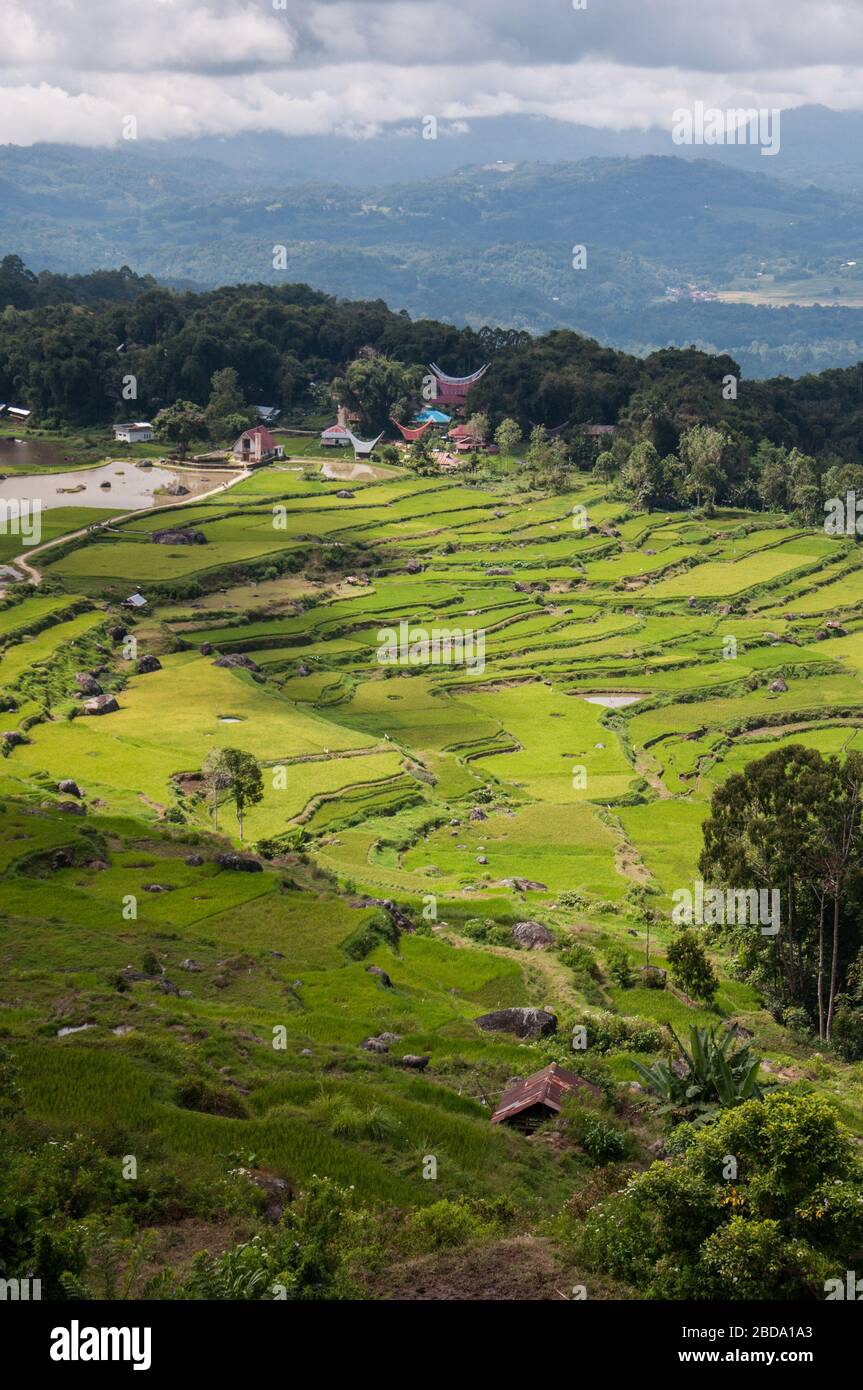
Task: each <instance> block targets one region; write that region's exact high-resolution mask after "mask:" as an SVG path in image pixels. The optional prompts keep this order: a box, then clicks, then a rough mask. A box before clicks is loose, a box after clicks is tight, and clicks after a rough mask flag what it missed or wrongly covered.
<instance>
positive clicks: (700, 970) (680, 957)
mask: <svg viewBox="0 0 863 1390" xmlns="http://www.w3.org/2000/svg"><path fill="white" fill-rule="evenodd" d="M668 964H669V965H670V966H671V977H672V979H673V980H674V983H675V984H676V985H679V986H680V988H681V989H682V990H683V991H684V992H685V993H686V994H690V995H691V996H692V998H693V999H703V1000H704V1001H705V1002H706V1003H708V1004H710V1003H712V1002H713V998H714V996H715V994H716V991H717V990H718V988H719V980H718V979H717V976H716V972H715V970H714V969H713V966H712V965H711V964H710V961H709V960H708V959H707V952H706V951H705V949H704V945H703V943H702V942H701V941H699V939H698V937H697V936H696V934H695V932H694V931H681V932H679V933H678V935H677V936H676V937H675V938H674V940H673V941H672V942H671V943H670V945H669V947H668Z"/></svg>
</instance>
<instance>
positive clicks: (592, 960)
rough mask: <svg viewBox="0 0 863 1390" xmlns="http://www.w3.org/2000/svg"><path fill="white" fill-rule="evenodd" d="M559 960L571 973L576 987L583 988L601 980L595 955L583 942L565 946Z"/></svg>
mask: <svg viewBox="0 0 863 1390" xmlns="http://www.w3.org/2000/svg"><path fill="white" fill-rule="evenodd" d="M560 959H561V961H562V962H563V964H564V965H568V966H569V968H570V970H571V971H572V972H573V974H574V976H575V983H576V984H577V985H581V986H582V987H584V986H587V985H589V984H591V983H596V982H597V981H598V980H600V979H601V978H602V974H601V971H600V969H599V966H598V964H597V962H596V957H595V955H594V954H593V952H592V951H591V949H590V947H589V946H585V945H584V943H583V942H575V943H573V944H572V945H570V946H565V947H564V948H563V950H562V951H561V953H560Z"/></svg>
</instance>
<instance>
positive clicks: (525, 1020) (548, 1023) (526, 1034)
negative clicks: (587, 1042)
mask: <svg viewBox="0 0 863 1390" xmlns="http://www.w3.org/2000/svg"><path fill="white" fill-rule="evenodd" d="M474 1022H475V1023H476V1025H477V1027H478V1028H482V1029H483V1030H484V1032H486V1033H514V1034H515V1036H516V1037H517V1038H547V1037H548V1036H549V1035H550V1034H551V1033H556V1032H557V1017H556V1015H555V1014H552V1013H549V1012H548V1010H547V1009H529V1008H512V1009H494V1010H493V1011H492V1012H491V1013H490V1014H481V1015H480V1017H479V1018H477V1019H475V1020H474Z"/></svg>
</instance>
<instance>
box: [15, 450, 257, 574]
mask: <svg viewBox="0 0 863 1390" xmlns="http://www.w3.org/2000/svg"><path fill="white" fill-rule="evenodd" d="M252 472H253V470H252V469H251V468H245V469H243V471H242V472H240V473H236V474H234V476H233V477H232V478H229V479H228V480H227V482H224V483H219V485H218V487H214V488H211V489H210V490H209V492H199V493H198V494H197V496H195V497H187V498H186V500H185V502H174V503H171V504H169V505H168V506H165V507H159V508H154V507H135V508H133V509H132V511H130V512H120V513H118V515H117V516H111V517H108V519H107V521H104V522H101V523H99V525H100V526H116V525H117V523H118V522H121V521H131V520H132V519H133V518H134V517H136V516H141V514H142V513H143V512H147V511H157V510H158V511H163V512H165V513H169V512H174V511H179V510H180V509H181V508H182V507H191V506H194V505H195V504H197V503H198V502H204V501H205V500H206V499H207V498H208V497H216V496H217V495H218V494H219V493H220V492H227V490H228V488H231V487H233V486H234V485H235V483H242V482H244V481H245V480H246V478H251V476H252ZM89 531H90V527H89V526H80V527H79V528H78V530H77V531H66V532H65V533H64V534H63V535H62V536H55V537H54V538H53V540H50V541H44V542H43V544H42V545H37V546H35V547H34V548H33V549H32V550H28V551H26V552H25V553H24V554H23V555H16V556H15V558H14V560H12V561H11V562H10V563H11V564H12V565H14V566H15V568H16V569H21V570H23V571H24V573H25V574H26V575H27V576H28V580H29V582H30V583H31V584H33V585H37V584H41V583H42V573H41V571H40V570H37V569H36V566H35V565H31V564H30V562H29V560H28V559H27V556H28V555H30V556H33V555H41V554H43V552H44V551H46V550H51V549H52V547H53V546H55V545H65V543H66V542H67V541H73V540H77V539H78V537H79V536H86V535H88V534H89Z"/></svg>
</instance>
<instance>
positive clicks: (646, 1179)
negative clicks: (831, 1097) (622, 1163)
mask: <svg viewBox="0 0 863 1390" xmlns="http://www.w3.org/2000/svg"><path fill="white" fill-rule="evenodd" d="M681 1128H682V1129H685V1131H686V1133H685V1143H684V1147H683V1150H682V1152H681V1153H678V1154H677V1155H676V1156H675V1157H673V1158H672V1161H671V1162H670V1163H654V1164H653V1165H652V1166H651V1167H650V1168H649V1169H648V1171H647V1172H646V1173H642V1174H639V1175H638V1176H637V1177H634V1178H632V1179H631V1180H630V1182H629V1184H628V1185H627V1187H626V1188H625V1189H624V1191H623V1192H620V1193H616V1194H614V1195H612V1196H611V1197H609V1198H607V1199H606V1200H605V1201H603V1202H601V1203H600V1204H599V1205H597V1206H595V1207H593V1208H592V1209H591V1211H590V1212H589V1213H588V1215H587V1217H586V1219H585V1220H584V1222H583V1223H582V1224H580V1225H579V1226H578V1227H577V1228H576V1230H575V1231H574V1233H573V1243H574V1245H575V1248H576V1253H577V1255H578V1257H579V1258H580V1259H581V1260H582V1261H583V1262H584V1263H585V1264H586V1265H587V1266H588V1267H589V1268H595V1269H601V1270H603V1271H604V1272H605V1273H608V1274H611V1275H612V1276H613V1277H615V1278H620V1279H624V1280H626V1281H627V1282H628V1283H630V1284H632V1285H633V1286H634V1287H635V1288H636V1289H638V1290H639V1291H640V1292H641V1293H643V1294H644V1295H646V1296H647V1297H649V1298H733V1299H753V1298H759V1299H765V1298H766V1299H770V1298H783V1299H792V1298H793V1299H797V1298H813V1297H821V1296H823V1277H824V1272H825V1269H826V1268H827V1267H829V1266H830V1264H831V1261H832V1265H834V1266H836V1267H838V1268H839V1269H845V1268H846V1267H848V1266H847V1261H848V1260H849V1259H852V1258H853V1257H854V1252H855V1251H856V1250H858V1249H859V1248H860V1242H861V1239H863V1170H861V1165H860V1161H859V1159H858V1158H857V1156H856V1153H855V1150H854V1144H853V1140H852V1137H851V1135H850V1134H849V1133H848V1131H847V1130H845V1128H844V1126H843V1125H842V1123H841V1121H840V1120H839V1119H838V1117H837V1116H836V1113H835V1111H834V1110H833V1109H832V1107H831V1106H830V1105H829V1104H828V1103H827V1102H826V1101H825V1100H823V1099H821V1098H818V1097H814V1096H800V1095H794V1094H792V1093H790V1092H787V1091H782V1092H776V1093H774V1094H772V1095H769V1096H767V1098H766V1099H765V1100H763V1101H758V1100H750V1101H747V1102H746V1103H745V1104H744V1105H741V1106H738V1107H736V1108H735V1109H733V1110H726V1111H723V1112H722V1114H721V1115H720V1116H719V1118H717V1119H716V1121H715V1122H714V1123H713V1124H711V1125H709V1126H707V1127H702V1128H700V1129H699V1128H697V1127H696V1126H693V1125H687V1126H682V1127H681ZM681 1137H682V1138H683V1137H684V1136H681ZM729 1155H733V1156H734V1158H735V1160H736V1163H737V1176H736V1178H734V1179H733V1180H732V1179H729V1178H727V1177H726V1174H727V1172H728V1156H729ZM834 1203H835V1207H836V1211H835V1215H834V1210H833V1208H834Z"/></svg>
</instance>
